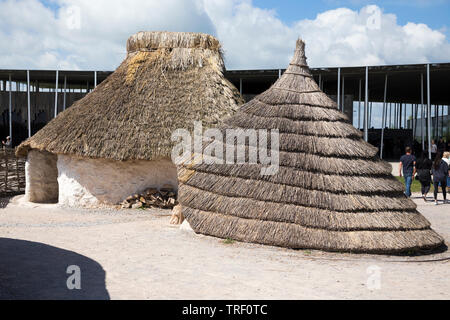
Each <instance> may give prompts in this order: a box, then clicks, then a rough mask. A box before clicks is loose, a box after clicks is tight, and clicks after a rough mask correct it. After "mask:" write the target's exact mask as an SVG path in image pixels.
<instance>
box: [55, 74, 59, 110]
mask: <svg viewBox="0 0 450 320" xmlns="http://www.w3.org/2000/svg"><path fill="white" fill-rule="evenodd" d="M58 81H59V71H58V70H56V82H55V118H56V116H57V115H58Z"/></svg>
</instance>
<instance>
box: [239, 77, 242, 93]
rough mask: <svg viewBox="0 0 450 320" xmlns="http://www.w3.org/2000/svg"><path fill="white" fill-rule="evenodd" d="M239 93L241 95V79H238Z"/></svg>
mask: <svg viewBox="0 0 450 320" xmlns="http://www.w3.org/2000/svg"><path fill="white" fill-rule="evenodd" d="M239 92H240V94H242V78H239Z"/></svg>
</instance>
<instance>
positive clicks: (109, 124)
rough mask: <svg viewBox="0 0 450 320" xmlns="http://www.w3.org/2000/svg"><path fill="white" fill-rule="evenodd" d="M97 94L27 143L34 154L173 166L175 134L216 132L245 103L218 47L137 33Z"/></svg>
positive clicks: (194, 37) (195, 37) (209, 40)
mask: <svg viewBox="0 0 450 320" xmlns="http://www.w3.org/2000/svg"><path fill="white" fill-rule="evenodd" d="M127 49H128V55H127V58H126V59H125V61H123V62H122V64H121V65H120V66H119V67H118V68H117V70H116V71H115V72H114V73H113V74H111V75H110V76H109V77H108V78H107V79H106V80H105V81H103V82H102V83H101V84H100V85H98V86H97V88H96V89H95V90H94V91H93V92H91V93H90V94H88V95H87V96H86V97H84V98H83V99H81V100H79V101H77V102H76V103H75V104H74V105H73V106H72V107H70V108H68V109H67V110H66V111H64V112H62V113H60V114H59V115H58V116H57V117H56V118H55V119H53V120H52V121H50V123H48V124H47V125H46V126H45V127H44V128H43V129H42V130H40V131H39V132H38V133H36V134H35V135H34V136H33V137H31V138H30V139H28V140H27V141H25V142H24V143H22V144H21V145H20V146H19V148H18V151H17V154H18V155H21V156H26V155H27V153H28V150H30V149H39V150H47V151H49V152H52V153H56V154H74V155H77V156H82V157H91V158H109V159H114V160H156V159H159V158H169V157H170V155H171V150H172V147H173V144H174V143H173V142H171V134H172V132H173V131H174V130H175V129H177V128H187V129H192V127H193V122H194V121H202V122H203V125H204V127H214V126H217V125H219V124H220V123H221V119H223V118H226V117H227V116H229V115H231V114H233V113H234V112H235V111H236V110H237V108H238V106H239V105H240V104H242V103H243V99H242V97H241V95H240V94H239V92H238V90H237V89H236V88H235V87H234V86H233V85H232V84H231V83H230V82H229V81H228V80H226V79H225V77H224V75H223V72H224V64H223V59H222V55H221V51H220V44H219V42H218V41H217V39H215V38H214V37H212V36H210V35H206V34H200V33H178V32H139V33H138V34H136V35H134V36H132V37H130V39H129V40H128V42H127Z"/></svg>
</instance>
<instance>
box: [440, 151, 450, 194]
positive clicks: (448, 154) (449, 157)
mask: <svg viewBox="0 0 450 320" xmlns="http://www.w3.org/2000/svg"><path fill="white" fill-rule="evenodd" d="M442 160H444V161H445V162H446V163H447V165H448V169H449V170H450V151H446V152H444V155H443V156H442ZM448 187H450V175H449V176H448V177H447V188H448Z"/></svg>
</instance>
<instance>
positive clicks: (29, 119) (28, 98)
mask: <svg viewBox="0 0 450 320" xmlns="http://www.w3.org/2000/svg"><path fill="white" fill-rule="evenodd" d="M27 106H28V108H27V110H28V112H27V121H28V138H30V137H31V100H30V70H27Z"/></svg>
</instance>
